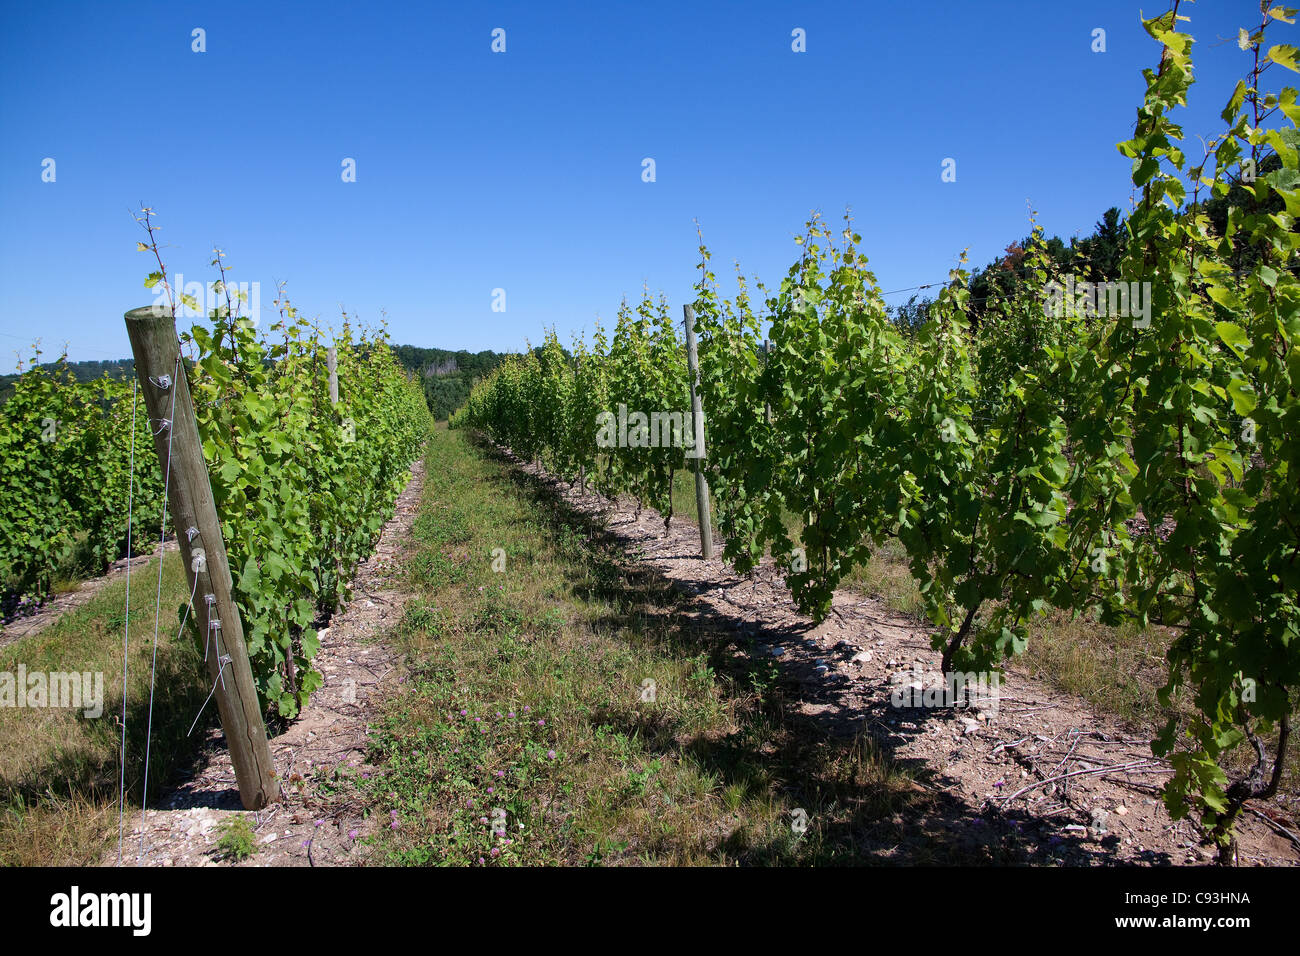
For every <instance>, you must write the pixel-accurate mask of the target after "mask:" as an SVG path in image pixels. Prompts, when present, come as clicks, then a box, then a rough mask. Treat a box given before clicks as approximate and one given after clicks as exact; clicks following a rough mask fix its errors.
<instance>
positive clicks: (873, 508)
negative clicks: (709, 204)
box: [453, 8, 1300, 847]
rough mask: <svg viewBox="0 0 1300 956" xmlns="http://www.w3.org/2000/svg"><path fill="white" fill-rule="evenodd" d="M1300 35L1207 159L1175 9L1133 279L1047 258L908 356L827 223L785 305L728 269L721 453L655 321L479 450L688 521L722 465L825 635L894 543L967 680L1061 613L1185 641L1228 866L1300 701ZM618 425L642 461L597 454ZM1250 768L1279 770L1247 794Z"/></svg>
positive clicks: (1190, 776) (1029, 254)
mask: <svg viewBox="0 0 1300 956" xmlns="http://www.w3.org/2000/svg"><path fill="white" fill-rule="evenodd" d="M1288 16H1289V14H1288V13H1287V12H1286V11H1281V10H1280V8H1278V9H1275V10H1274V11H1270V12H1269V13H1266V14H1264V17H1263V22H1262V23H1261V25H1260V26H1259V27H1258V28H1257V29H1256V30H1255V31H1254V32H1252V33H1249V34H1248V35H1247V34H1245V33H1244V32H1243V37H1242V45H1243V49H1247V50H1248V51H1249V50H1253V51H1254V54H1255V61H1254V62H1255V65H1254V68H1253V69H1252V70H1251V71H1250V72H1249V74H1248V75H1247V76H1246V77H1245V78H1243V79H1242V80H1241V81H1240V82H1238V83H1237V84H1236V86H1235V88H1234V89H1232V90H1231V91H1228V92H1227V98H1226V105H1225V106H1224V108H1223V111H1222V120H1223V122H1224V128H1223V131H1222V132H1221V133H1220V134H1219V135H1218V136H1216V137H1215V138H1213V139H1212V140H1211V141H1209V143H1208V144H1207V146H1206V150H1205V154H1204V156H1203V157H1201V158H1199V159H1197V158H1193V157H1190V156H1189V155H1188V154H1186V153H1185V152H1184V151H1183V146H1182V129H1181V127H1180V126H1179V125H1178V123H1177V122H1176V120H1175V117H1174V111H1175V110H1176V109H1177V108H1178V107H1180V106H1185V104H1186V95H1187V91H1188V88H1189V87H1190V85H1191V83H1192V73H1191V70H1192V61H1191V39H1190V37H1189V36H1188V35H1186V34H1184V33H1181V32H1179V31H1178V26H1179V24H1178V22H1177V21H1178V19H1180V18H1177V17H1176V15H1175V14H1174V13H1170V14H1166V15H1164V16H1162V17H1158V18H1156V19H1153V20H1151V21H1149V22H1147V24H1146V26H1147V30H1148V32H1149V33H1150V35H1151V36H1152V37H1153V38H1154V39H1155V40H1157V41H1158V42H1159V43H1160V44H1161V46H1162V50H1163V52H1162V55H1161V58H1160V62H1159V66H1158V68H1156V69H1153V70H1147V71H1146V74H1145V76H1146V95H1145V99H1144V101H1143V103H1142V105H1141V107H1140V108H1139V109H1138V113H1137V123H1136V125H1135V127H1134V130H1133V134H1132V136H1131V137H1130V138H1129V139H1127V140H1125V141H1123V142H1121V143H1119V150H1120V152H1121V153H1123V155H1125V156H1127V157H1129V158H1130V159H1132V161H1133V175H1132V182H1133V187H1134V190H1135V197H1136V202H1135V205H1134V208H1133V209H1132V211H1131V213H1130V214H1129V216H1128V218H1127V221H1126V235H1127V247H1126V251H1125V254H1124V256H1123V258H1122V261H1121V262H1120V264H1119V274H1118V275H1115V276H1107V275H1102V274H1099V273H1098V271H1097V270H1096V269H1094V266H1093V263H1091V262H1090V261H1088V260H1087V259H1085V258H1082V257H1080V258H1079V259H1078V260H1077V261H1074V262H1071V263H1069V265H1068V268H1066V269H1064V270H1063V269H1061V268H1059V266H1058V265H1057V264H1056V263H1055V262H1053V261H1052V259H1051V257H1049V256H1048V254H1047V251H1046V249H1045V246H1044V244H1043V242H1042V240H1041V234H1040V233H1039V232H1038V231H1037V230H1036V231H1035V237H1036V239H1035V241H1033V242H1031V243H1030V245H1029V247H1028V248H1027V249H1026V250H1025V256H1024V259H1023V263H1022V265H1021V268H1020V271H1019V274H1018V275H1019V281H1017V282H1016V283H1014V284H1013V286H1012V287H1011V288H1010V289H1009V290H1008V291H1007V292H1006V294H1005V295H1000V296H997V297H996V298H990V299H988V300H987V301H983V302H978V303H977V302H975V301H974V300H973V299H972V295H971V292H970V288H969V279H970V276H969V273H968V271H967V270H966V269H965V268H964V267H962V268H957V269H954V270H953V271H952V272H951V274H950V276H949V281H948V284H947V286H946V287H945V288H943V290H942V291H941V293H940V294H939V296H938V298H937V300H936V301H934V302H933V303H932V304H931V305H930V307H929V312H928V321H926V322H925V323H924V324H923V325H922V326H921V327H920V328H919V329H918V330H916V331H915V332H914V333H909V332H908V331H906V330H904V329H903V328H900V326H899V325H898V324H897V323H896V322H895V321H894V319H893V317H892V316H891V314H890V312H889V310H888V309H887V308H886V306H885V302H884V299H883V297H882V294H881V290H880V288H879V286H878V284H877V283H876V280H875V277H874V276H873V274H872V273H871V272H870V271H869V269H868V264H867V260H866V257H865V256H864V255H863V254H862V252H861V251H860V246H861V243H862V239H861V237H860V236H859V235H857V234H855V233H854V231H853V226H852V222H851V221H850V220H849V219H848V218H847V217H846V220H845V225H844V227H843V228H842V229H832V228H831V227H830V226H828V225H827V224H826V223H824V222H823V221H822V220H821V219H820V218H819V217H816V216H814V217H813V218H812V219H811V220H810V221H809V222H808V224H807V229H806V231H805V233H804V235H802V236H801V237H799V238H798V239H797V242H798V244H799V246H800V250H799V252H800V254H799V257H798V260H797V261H796V262H795V263H794V264H793V265H792V266H791V267H790V269H789V271H788V273H787V275H786V276H785V277H784V278H782V279H781V281H780V283H779V285H777V286H776V287H775V288H774V289H773V290H769V289H767V288H766V287H764V286H763V285H762V284H761V283H753V285H754V287H755V288H756V289H757V293H758V295H759V296H760V297H761V299H760V300H758V301H756V300H755V299H754V298H753V297H752V296H751V293H750V292H749V284H747V283H746V280H745V278H744V277H743V276H740V277H739V278H738V282H739V291H738V293H737V294H736V295H735V296H734V297H731V298H727V297H725V296H724V295H723V294H722V293H721V292H720V291H719V289H718V285H717V282H716V276H715V274H714V273H713V271H712V270H711V267H710V252H709V250H708V249H707V248H706V247H705V246H704V244H703V242H701V247H700V253H701V261H700V265H699V269H700V275H699V281H698V282H697V284H696V287H695V290H696V299H695V302H694V303H693V310H694V313H695V316H696V319H695V321H696V329H697V331H698V335H699V343H700V344H699V376H698V389H699V394H700V396H701V399H702V402H703V408H704V419H705V422H706V432H707V434H706V435H704V436H693V435H691V434H689V432H688V431H687V432H685V433H681V434H679V437H678V438H676V439H672V436H673V435H674V434H675V433H674V432H673V429H672V428H671V427H669V428H664V427H663V421H664V417H665V416H669V415H671V413H682V412H685V420H686V421H688V422H689V418H690V415H689V408H690V392H691V382H690V380H689V378H688V373H687V367H686V363H685V361H684V358H683V354H684V350H683V342H682V339H681V338H680V337H679V335H678V333H677V329H676V326H675V325H674V323H673V321H672V319H671V317H670V313H669V309H668V307H667V305H666V303H665V302H664V301H662V300H660V301H659V302H658V303H655V302H653V301H652V300H651V299H650V298H649V296H648V295H646V296H643V298H642V300H641V302H640V303H639V304H638V305H636V306H635V308H634V307H631V306H629V305H628V304H627V303H624V304H623V306H622V307H621V308H620V310H619V313H618V320H617V324H616V325H615V328H614V330H613V333H612V336H611V337H609V338H607V337H606V335H605V333H604V332H603V330H601V329H599V328H598V329H597V331H596V333H595V336H594V340H593V342H592V344H591V345H590V346H588V345H587V344H586V343H585V342H584V340H582V339H581V338H579V339H577V340H576V341H575V342H574V344H573V347H572V349H571V350H566V349H565V348H564V347H563V346H562V345H561V344H560V342H559V339H558V337H557V335H556V334H555V333H554V331H550V332H547V333H546V335H545V339H544V342H543V344H542V346H541V347H540V348H538V349H536V350H532V351H530V352H528V353H526V354H525V355H524V356H523V357H521V358H518V359H516V360H514V361H512V362H509V363H507V364H506V365H505V366H503V367H502V368H500V369H498V370H497V371H496V372H494V373H493V374H492V375H491V376H490V377H489V378H488V379H486V380H485V381H484V382H482V383H480V384H479V385H478V386H477V387H476V388H475V389H474V390H473V392H472V393H471V395H470V398H469V401H468V403H467V405H466V407H465V408H464V409H463V410H462V411H461V412H460V413H459V414H458V415H457V416H455V417H453V425H454V426H460V427H467V428H472V429H476V430H479V431H482V432H484V433H485V434H487V435H489V436H490V437H491V438H492V439H494V440H495V441H497V442H498V443H501V444H503V445H506V446H509V447H510V449H512V450H513V451H514V452H515V454H517V455H518V456H519V457H521V458H523V459H526V460H537V461H539V462H540V463H541V464H543V465H544V466H545V467H546V468H547V469H548V470H550V471H551V472H552V473H554V474H556V475H559V476H563V477H565V478H571V479H578V478H581V479H582V480H583V481H584V482H585V483H587V484H590V485H591V486H592V487H594V488H596V489H598V490H599V491H601V492H602V493H604V494H606V495H609V496H615V495H618V494H629V493H630V494H632V495H635V496H636V498H637V500H638V502H642V503H644V504H646V505H649V506H651V507H654V508H656V509H658V510H660V511H661V512H662V513H663V514H665V515H666V516H667V518H668V519H669V520H671V516H672V497H671V489H672V483H673V476H674V473H675V472H678V471H680V470H683V469H687V468H692V467H695V466H697V464H698V460H693V458H692V456H691V454H690V452H691V450H692V449H693V448H694V441H695V440H697V438H699V439H701V440H702V441H703V443H704V447H705V449H706V456H707V458H706V461H707V464H706V465H705V473H706V476H707V479H708V482H709V485H710V486H711V488H712V491H713V494H714V496H715V499H716V506H717V524H718V527H719V529H720V531H721V532H722V534H723V536H724V537H725V540H726V544H725V552H724V554H725V557H726V558H727V559H728V560H729V561H731V562H732V563H733V564H734V566H735V568H736V569H737V570H738V571H739V572H742V573H743V572H747V571H749V570H751V569H753V568H755V567H756V565H757V563H758V562H759V560H760V559H761V558H762V557H763V556H764V555H765V554H768V553H770V554H771V555H772V557H773V558H774V560H776V561H777V562H778V564H779V565H781V566H782V568H783V569H784V571H785V579H786V581H787V582H788V585H789V588H790V591H791V594H792V595H793V598H794V600H795V602H796V603H797V605H798V607H799V608H800V609H801V610H803V611H805V612H807V613H808V614H810V615H812V616H813V617H814V619H821V618H824V617H825V616H826V615H827V613H828V612H829V610H830V606H831V598H832V595H833V593H834V591H835V589H836V587H837V586H838V585H839V584H840V583H841V582H842V581H843V580H844V579H845V578H846V576H848V575H849V574H850V573H851V571H852V570H853V569H854V568H855V567H860V566H861V565H863V564H864V563H865V562H866V561H867V560H868V559H869V558H870V556H871V554H872V551H873V549H875V548H878V547H880V546H882V544H883V543H885V542H886V541H892V542H894V543H895V544H896V546H898V547H900V548H901V549H902V550H903V552H904V553H905V555H906V560H907V562H908V565H909V567H910V570H911V574H912V576H913V578H914V580H915V582H916V586H917V588H918V590H919V593H920V595H921V597H922V600H923V605H924V613H925V616H926V618H927V619H928V621H929V622H930V624H931V625H932V627H933V628H934V632H933V647H934V650H935V651H936V652H937V653H938V655H939V665H940V667H941V669H942V671H943V672H944V674H945V675H952V674H955V673H960V672H987V671H990V670H992V669H995V668H998V667H999V666H1001V664H1002V662H1004V661H1005V660H1007V659H1008V658H1011V657H1013V656H1014V655H1016V654H1018V653H1020V652H1022V651H1023V650H1024V648H1025V647H1026V644H1027V642H1028V641H1029V640H1031V639H1032V632H1033V628H1034V626H1035V622H1036V621H1038V620H1039V619H1040V618H1041V617H1042V615H1044V614H1045V613H1046V612H1047V611H1048V610H1049V609H1061V610H1064V611H1067V612H1070V613H1073V614H1076V615H1082V616H1087V617H1090V618H1094V619H1096V620H1098V621H1100V622H1102V623H1105V624H1116V625H1117V624H1120V623H1125V622H1127V623H1129V624H1131V625H1134V626H1136V627H1138V628H1148V627H1159V628H1164V629H1169V630H1171V631H1173V632H1174V633H1175V634H1176V637H1175V639H1174V640H1173V642H1172V645H1171V647H1170V650H1169V652H1168V679H1167V683H1166V685H1165V687H1164V688H1163V689H1162V690H1161V691H1160V700H1161V703H1162V704H1163V705H1165V706H1167V707H1171V705H1172V703H1173V702H1174V701H1183V702H1187V703H1189V704H1190V705H1192V708H1193V710H1192V715H1191V716H1190V717H1188V716H1185V712H1184V711H1183V710H1179V709H1173V708H1171V710H1170V711H1169V712H1170V713H1171V715H1172V716H1170V717H1169V719H1168V722H1167V723H1166V726H1165V727H1164V730H1163V732H1162V733H1161V734H1160V735H1159V737H1158V739H1157V740H1156V741H1155V743H1154V750H1155V752H1156V753H1157V754H1159V755H1164V756H1167V757H1168V759H1169V760H1170V761H1171V764H1172V767H1173V768H1174V774H1173V777H1172V779H1171V780H1170V781H1169V783H1168V784H1167V785H1166V786H1165V788H1164V796H1165V801H1166V804H1167V806H1168V808H1169V811H1170V813H1171V814H1172V815H1173V816H1174V817H1175V818H1179V817H1181V816H1185V815H1187V814H1188V813H1189V812H1194V813H1195V814H1197V815H1198V816H1199V817H1200V819H1201V820H1202V822H1203V823H1204V825H1205V826H1206V827H1207V828H1208V830H1209V831H1210V832H1211V834H1212V835H1213V836H1214V837H1215V838H1216V839H1217V840H1218V841H1219V842H1220V843H1221V845H1224V846H1225V847H1226V846H1227V845H1229V844H1230V842H1231V835H1232V830H1233V826H1234V823H1235V822H1236V821H1237V819H1238V817H1239V814H1240V813H1241V811H1242V808H1243V806H1245V805H1246V803H1247V802H1248V801H1250V800H1253V799H1257V798H1265V797H1269V796H1271V795H1273V794H1274V793H1275V792H1276V791H1277V788H1278V786H1279V782H1280V780H1281V779H1282V774H1283V765H1284V761H1285V758H1286V754H1287V749H1288V742H1289V737H1290V733H1291V729H1292V728H1291V719H1292V712H1293V711H1294V708H1295V706H1296V701H1297V693H1298V692H1300V641H1298V640H1297V636H1298V634H1300V607H1298V606H1297V599H1298V595H1297V586H1298V585H1300V577H1298V572H1297V565H1296V555H1297V552H1298V549H1300V490H1297V487H1296V482H1295V475H1296V473H1297V469H1298V468H1300V457H1298V456H1300V445H1298V444H1297V440H1298V438H1300V397H1298V394H1297V387H1298V383H1300V365H1298V364H1297V358H1296V356H1297V353H1296V352H1295V351H1294V348H1295V340H1296V338H1297V336H1300V262H1298V261H1297V244H1298V236H1297V232H1296V230H1295V228H1294V222H1295V216H1296V215H1297V214H1300V191H1298V190H1297V185H1300V178H1298V177H1297V173H1296V168H1297V148H1298V147H1300V136H1298V135H1297V131H1296V122H1297V120H1298V119H1300V106H1298V105H1297V103H1296V90H1295V89H1294V88H1291V87H1286V88H1283V89H1281V90H1280V91H1277V92H1270V91H1269V90H1267V89H1264V88H1262V86H1261V83H1262V81H1263V78H1264V72H1265V70H1266V69H1267V68H1268V67H1269V66H1275V65H1276V66H1281V67H1284V68H1287V69H1292V70H1294V69H1295V68H1296V67H1295V60H1294V56H1295V50H1294V48H1293V47H1289V46H1285V45H1278V46H1272V47H1269V46H1267V45H1266V44H1265V42H1264V33H1265V30H1266V27H1267V26H1268V24H1269V22H1270V20H1271V19H1272V18H1274V17H1278V18H1286V17H1288ZM1276 114H1280V117H1278V118H1279V119H1283V120H1285V124H1284V125H1282V126H1281V127H1280V128H1272V127H1270V126H1269V125H1268V124H1267V122H1266V121H1267V120H1268V119H1269V118H1270V117H1273V116H1275V115H1276ZM1212 205H1213V208H1214V209H1216V210H1218V211H1219V212H1220V213H1223V215H1222V216H1221V218H1222V224H1221V225H1220V226H1219V227H1216V225H1215V223H1214V221H1213V220H1214V218H1216V217H1212V215H1211V207H1212ZM977 305H978V306H979V308H978V310H977V309H976V306H977ZM688 321H689V318H688ZM764 325H768V326H769V328H770V331H769V332H768V333H767V335H768V338H770V349H769V348H765V343H764V341H763V338H764V336H763V333H762V331H761V330H762V328H763V326H764ZM628 410H631V413H629V412H628ZM656 413H657V416H658V417H657V419H656V417H655V416H656ZM613 416H617V419H618V422H619V426H620V436H619V438H618V440H616V441H602V440H598V437H597V436H602V434H604V435H606V436H608V434H609V429H610V423H611V420H612V417H613ZM679 418H680V416H679ZM656 421H657V424H658V425H659V427H658V429H656V428H655V425H654V424H652V423H655V422H656ZM664 435H668V436H669V438H670V439H671V440H668V441H665V440H663V436H664ZM1242 750H1244V751H1245V752H1246V753H1247V754H1248V755H1249V757H1250V763H1251V768H1250V769H1249V770H1248V771H1247V772H1245V773H1238V774H1235V775H1234V776H1233V778H1230V777H1229V774H1228V772H1227V771H1226V770H1225V766H1226V765H1228V763H1229V760H1230V758H1231V757H1232V755H1233V754H1234V752H1240V751H1242Z"/></svg>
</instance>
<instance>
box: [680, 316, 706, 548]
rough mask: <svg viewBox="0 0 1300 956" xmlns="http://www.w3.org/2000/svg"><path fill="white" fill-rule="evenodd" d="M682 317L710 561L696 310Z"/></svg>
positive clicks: (700, 507)
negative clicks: (684, 321) (684, 320)
mask: <svg viewBox="0 0 1300 956" xmlns="http://www.w3.org/2000/svg"><path fill="white" fill-rule="evenodd" d="M682 315H683V316H684V318H685V319H686V323H685V324H686V368H687V373H688V375H689V377H690V380H691V436H692V437H693V438H694V439H695V447H694V448H693V449H692V450H691V457H692V458H694V459H695V508H696V511H697V512H698V514H699V519H700V553H701V554H703V555H704V560H705V561H707V560H709V559H710V558H712V557H713V515H712V514H711V513H710V509H709V480H708V478H706V477H705V475H704V458H705V454H706V452H705V449H704V408H703V406H702V405H701V404H700V387H699V379H700V360H699V356H698V355H696V353H695V309H694V308H693V307H691V306H689V305H683V306H682Z"/></svg>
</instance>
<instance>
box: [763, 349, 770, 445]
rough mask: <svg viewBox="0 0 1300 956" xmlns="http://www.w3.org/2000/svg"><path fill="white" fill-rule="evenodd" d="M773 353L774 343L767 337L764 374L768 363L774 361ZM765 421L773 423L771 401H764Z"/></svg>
mask: <svg viewBox="0 0 1300 956" xmlns="http://www.w3.org/2000/svg"><path fill="white" fill-rule="evenodd" d="M771 353H772V345H771V343H770V342H768V340H767V339H763V373H764V375H766V374H767V363H768V362H770V361H772V354H771ZM763 421H764V422H765V423H766V424H768V425H770V424H772V404H771V403H770V402H764V403H763Z"/></svg>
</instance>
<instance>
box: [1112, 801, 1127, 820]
mask: <svg viewBox="0 0 1300 956" xmlns="http://www.w3.org/2000/svg"><path fill="white" fill-rule="evenodd" d="M1115 812H1116V813H1117V814H1118V815H1119V816H1121V817H1122V816H1124V815H1126V814H1127V813H1128V807H1126V806H1124V805H1123V804H1120V805H1119V806H1118V807H1116V808H1115Z"/></svg>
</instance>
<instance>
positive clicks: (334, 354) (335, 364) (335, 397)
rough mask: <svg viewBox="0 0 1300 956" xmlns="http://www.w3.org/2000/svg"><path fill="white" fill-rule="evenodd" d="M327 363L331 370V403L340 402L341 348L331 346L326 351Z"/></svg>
mask: <svg viewBox="0 0 1300 956" xmlns="http://www.w3.org/2000/svg"><path fill="white" fill-rule="evenodd" d="M325 365H326V367H327V368H328V369H329V370H330V404H331V405H337V404H338V403H339V350H338V349H336V348H335V347H334V346H332V345H331V346H330V348H329V351H328V352H326V353H325Z"/></svg>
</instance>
